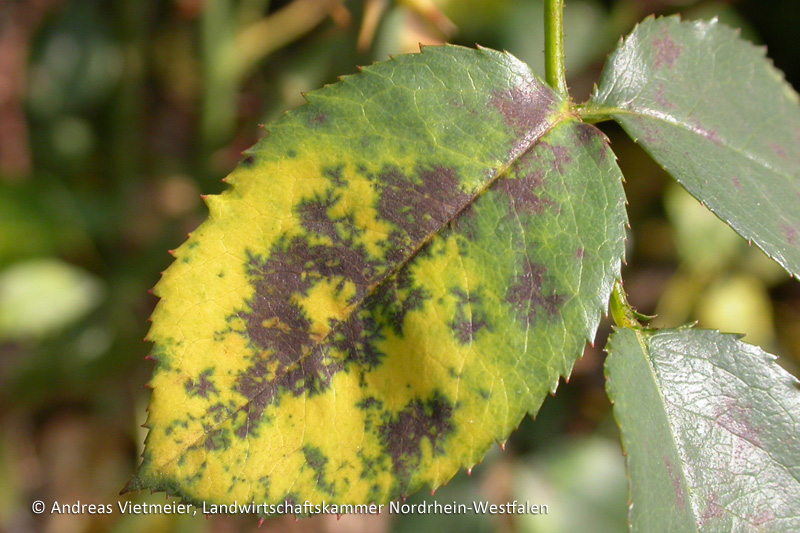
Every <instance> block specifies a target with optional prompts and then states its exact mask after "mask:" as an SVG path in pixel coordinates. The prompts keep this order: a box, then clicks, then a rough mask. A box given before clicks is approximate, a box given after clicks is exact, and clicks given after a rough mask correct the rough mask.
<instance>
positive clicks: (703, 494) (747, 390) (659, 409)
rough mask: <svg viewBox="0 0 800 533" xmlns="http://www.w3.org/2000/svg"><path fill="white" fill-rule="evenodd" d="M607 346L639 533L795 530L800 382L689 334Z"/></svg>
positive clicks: (743, 349)
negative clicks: (656, 532) (654, 532)
mask: <svg viewBox="0 0 800 533" xmlns="http://www.w3.org/2000/svg"><path fill="white" fill-rule="evenodd" d="M608 351H609V357H608V359H607V361H606V376H607V379H608V381H607V390H608V394H609V396H610V398H611V400H612V401H613V402H614V415H615V417H616V419H617V422H618V424H619V426H620V429H621V431H622V444H623V448H624V449H625V451H626V454H627V463H628V476H629V479H630V493H631V494H630V502H631V506H630V511H629V514H630V523H631V526H632V529H633V530H634V531H700V530H702V531H800V430H798V428H800V383H798V381H797V379H795V378H794V377H792V376H791V375H790V374H788V373H787V372H786V371H785V370H783V369H782V368H781V367H779V366H778V365H777V364H776V363H775V356H773V355H770V354H768V353H765V352H764V351H762V350H761V349H760V348H757V347H755V346H752V345H750V344H746V343H743V342H741V341H739V340H738V337H737V336H736V335H728V334H721V333H719V332H717V331H710V330H694V329H679V330H661V331H658V332H655V333H651V332H646V331H642V330H633V329H620V330H618V331H616V332H615V333H614V334H613V336H612V337H611V339H610V341H609V350H608Z"/></svg>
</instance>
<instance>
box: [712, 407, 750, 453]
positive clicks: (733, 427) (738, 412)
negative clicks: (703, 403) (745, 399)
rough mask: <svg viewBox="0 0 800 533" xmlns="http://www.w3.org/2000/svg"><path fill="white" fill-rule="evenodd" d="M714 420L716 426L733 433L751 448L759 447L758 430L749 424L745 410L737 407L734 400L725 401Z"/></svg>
mask: <svg viewBox="0 0 800 533" xmlns="http://www.w3.org/2000/svg"><path fill="white" fill-rule="evenodd" d="M714 419H715V420H716V422H717V424H719V425H720V426H721V427H723V428H724V429H726V430H727V431H728V432H730V433H733V434H734V435H736V436H737V437H740V438H742V439H744V440H745V441H747V442H749V443H751V444H752V445H753V446H760V445H761V438H760V437H759V434H758V430H757V429H756V428H755V426H753V424H751V423H750V420H749V418H748V416H747V410H746V409H745V408H744V407H742V406H741V405H739V404H738V403H737V402H736V400H735V399H730V400H728V401H726V402H725V403H724V404H723V405H722V406H721V407H720V408H719V409H718V410H717V412H716V413H714Z"/></svg>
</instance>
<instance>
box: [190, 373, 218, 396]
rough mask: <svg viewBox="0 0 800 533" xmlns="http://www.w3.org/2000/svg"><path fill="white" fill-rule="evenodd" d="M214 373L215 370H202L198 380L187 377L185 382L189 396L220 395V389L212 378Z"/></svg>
mask: <svg viewBox="0 0 800 533" xmlns="http://www.w3.org/2000/svg"><path fill="white" fill-rule="evenodd" d="M213 374H214V370H213V369H209V370H205V371H203V372H201V373H200V375H199V376H198V378H197V380H194V379H192V378H189V379H187V380H186V381H185V382H184V384H183V386H184V388H185V389H186V394H188V395H189V396H202V397H203V398H208V395H209V394H216V395H219V390H217V387H216V386H215V385H214V383H213V382H212V381H211V379H210V376H211V375H213Z"/></svg>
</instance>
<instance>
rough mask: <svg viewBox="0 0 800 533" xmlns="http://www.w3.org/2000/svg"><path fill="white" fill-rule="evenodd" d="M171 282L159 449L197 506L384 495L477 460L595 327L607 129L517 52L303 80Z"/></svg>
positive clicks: (602, 291)
mask: <svg viewBox="0 0 800 533" xmlns="http://www.w3.org/2000/svg"><path fill="white" fill-rule="evenodd" d="M307 99H308V101H309V103H308V104H306V105H304V106H302V107H301V108H299V109H297V110H295V111H293V112H291V113H289V114H287V115H286V116H285V117H284V118H283V119H282V120H280V121H278V122H277V123H275V124H274V125H273V126H271V127H270V128H269V135H268V136H267V137H266V138H265V139H264V140H262V141H261V142H259V143H258V144H257V145H256V146H255V147H253V148H252V149H251V150H249V152H248V155H247V158H246V159H245V160H244V161H243V162H242V163H241V164H240V165H239V167H238V168H237V169H236V170H235V171H234V173H233V174H231V175H230V176H229V177H228V178H227V181H228V182H229V183H231V184H232V185H233V187H232V188H231V189H230V190H228V191H226V192H225V193H223V194H221V195H219V196H215V197H210V198H208V200H207V203H208V205H209V208H210V217H209V220H208V221H207V222H205V223H204V224H203V225H202V226H201V227H200V228H198V230H197V231H196V232H195V233H194V234H193V235H192V236H191V237H190V239H189V240H188V241H187V242H186V243H185V244H184V245H182V246H181V247H180V248H179V249H178V250H177V252H176V262H175V263H174V264H173V265H172V266H171V267H170V268H169V269H168V270H167V271H166V272H165V273H164V276H163V278H162V280H161V281H160V282H159V284H158V285H157V287H156V294H157V295H158V296H159V297H161V301H160V302H159V304H158V306H157V308H156V310H155V312H154V315H153V326H152V328H151V331H150V334H149V337H150V339H151V340H152V341H153V342H154V343H155V346H154V350H153V358H154V359H156V361H157V365H156V370H155V372H154V376H153V379H152V382H151V385H152V387H153V394H152V398H151V404H150V408H149V417H148V422H147V426H148V427H149V428H150V431H149V434H148V437H147V443H146V449H145V452H144V461H143V463H142V466H141V467H140V469H139V472H138V473H137V477H136V478H134V480H133V481H132V482H131V483H130V484H129V486H128V489H138V488H151V489H157V490H166V491H167V492H169V493H171V494H176V495H180V496H182V497H184V498H185V499H187V500H189V501H193V502H199V501H207V502H214V503H226V502H232V501H233V500H238V501H240V502H241V501H251V500H255V501H258V502H281V501H284V500H292V501H304V500H311V501H321V500H325V501H327V502H329V503H367V502H370V501H376V502H385V501H387V500H390V499H392V498H396V497H398V496H399V495H402V494H408V493H410V492H413V491H415V490H417V489H418V488H420V487H421V486H422V485H423V484H426V483H427V484H430V485H432V486H433V487H437V486H439V485H441V484H442V483H444V482H446V481H447V480H449V479H450V478H451V477H452V476H453V475H454V474H455V472H456V471H457V470H458V468H460V467H463V466H467V467H471V466H472V465H474V464H475V463H476V462H478V461H479V460H480V459H481V458H482V457H483V455H484V454H485V453H486V451H487V450H488V448H489V447H490V446H491V445H492V443H493V442H494V441H495V440H501V439H505V438H506V437H507V435H508V434H509V432H510V431H511V430H512V429H513V428H514V427H515V426H516V425H517V424H519V422H520V420H521V418H522V416H524V414H525V413H526V412H531V413H535V412H536V411H537V410H538V408H539V406H540V404H541V402H542V401H543V398H544V396H545V395H546V393H547V392H549V391H554V390H555V388H556V385H557V382H558V379H559V376H566V375H568V373H569V372H570V370H571V368H572V365H573V363H574V361H575V359H576V358H577V357H578V356H579V355H580V354H581V352H582V349H583V346H584V343H585V341H586V340H587V339H591V338H592V337H593V336H594V333H595V330H596V327H597V324H598V321H599V315H600V312H601V311H602V310H603V309H604V308H605V305H606V302H607V299H608V296H609V293H610V290H611V285H612V283H613V281H614V280H615V279H616V278H617V277H618V275H619V265H620V260H621V258H622V255H623V252H624V246H623V242H624V225H625V223H626V215H625V210H624V193H623V191H622V186H621V175H620V173H619V169H618V168H617V166H616V162H615V158H614V155H613V153H612V152H611V151H610V149H609V148H608V146H607V144H606V142H605V139H604V138H603V136H602V134H600V133H599V131H598V130H596V129H595V128H593V127H592V126H589V125H585V124H582V123H580V122H577V121H576V120H575V119H574V117H572V116H570V115H569V114H568V113H567V112H566V111H564V109H565V104H564V103H563V102H562V101H560V100H559V99H558V97H556V95H555V94H554V93H553V92H552V91H551V90H550V89H549V88H547V87H546V86H545V85H544V83H543V82H542V81H540V80H539V79H538V78H536V77H534V76H533V75H532V74H531V73H530V71H529V70H528V68H527V67H526V66H524V65H523V64H521V63H520V62H518V61H517V60H516V59H514V58H513V57H511V56H509V55H508V54H501V53H498V52H494V51H490V50H486V49H481V50H470V49H464V48H459V47H452V46H447V47H435V48H426V49H425V50H424V52H423V53H421V54H415V55H410V56H401V57H398V58H396V59H394V60H392V61H387V62H384V63H379V64H376V65H373V66H371V67H367V68H365V69H363V71H362V73H360V74H358V75H356V76H351V77H346V78H344V79H343V80H342V81H341V82H340V83H337V84H335V85H332V86H329V87H326V88H325V89H322V90H320V91H316V92H313V93H310V94H309V95H308V96H307Z"/></svg>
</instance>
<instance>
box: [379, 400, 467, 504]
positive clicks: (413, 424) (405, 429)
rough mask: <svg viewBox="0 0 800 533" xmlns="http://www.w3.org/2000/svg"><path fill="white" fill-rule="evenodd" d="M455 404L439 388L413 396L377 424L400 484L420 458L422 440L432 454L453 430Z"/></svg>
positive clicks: (403, 485) (411, 471)
mask: <svg viewBox="0 0 800 533" xmlns="http://www.w3.org/2000/svg"><path fill="white" fill-rule="evenodd" d="M454 410H455V406H454V405H453V404H452V403H451V402H450V401H448V399H447V398H446V397H444V396H443V395H442V394H441V393H439V392H434V393H433V395H431V397H429V398H427V399H425V400H420V399H416V400H413V401H411V402H409V403H408V405H407V406H406V407H405V409H403V410H402V411H400V412H399V413H397V414H396V415H394V416H391V418H389V419H388V420H386V421H385V423H384V424H383V425H382V426H381V427H380V428H379V431H380V437H381V441H382V443H383V446H384V448H385V449H386V452H387V453H388V454H389V456H390V457H391V458H392V464H393V465H394V470H395V472H396V473H397V476H398V478H399V479H400V481H401V485H402V487H403V488H405V486H406V485H407V483H408V481H409V480H410V479H411V476H412V474H413V473H414V469H415V468H416V467H417V466H418V465H419V462H420V461H421V459H422V441H423V440H427V441H428V442H430V444H431V448H432V449H433V453H434V455H436V454H439V453H441V452H442V442H443V441H444V439H445V437H446V436H447V435H448V434H449V433H450V432H452V431H453V426H452V418H453V411H454Z"/></svg>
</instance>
